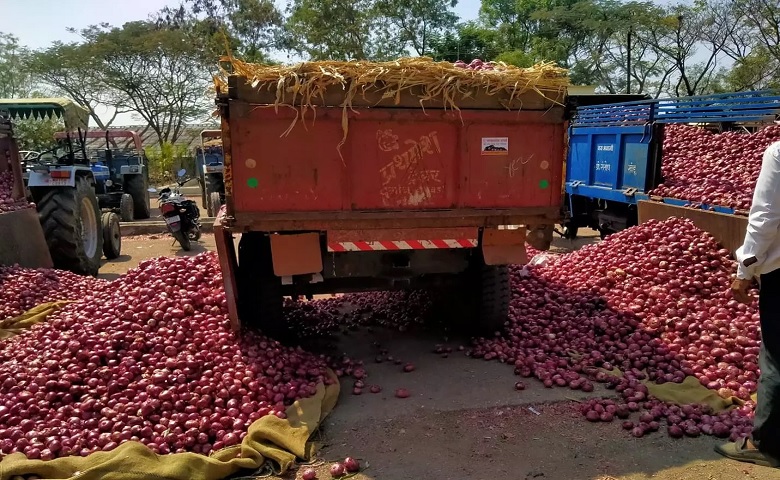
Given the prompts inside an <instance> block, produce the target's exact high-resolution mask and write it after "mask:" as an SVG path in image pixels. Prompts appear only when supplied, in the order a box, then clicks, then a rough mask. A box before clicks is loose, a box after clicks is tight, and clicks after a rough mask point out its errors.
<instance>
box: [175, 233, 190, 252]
mask: <svg viewBox="0 0 780 480" xmlns="http://www.w3.org/2000/svg"><path fill="white" fill-rule="evenodd" d="M173 238H175V239H176V241H177V242H179V245H181V249H182V250H184V251H185V252H189V251H190V250H191V249H192V243H191V242H190V237H189V236H188V235H187V234H185V233H184V232H182V231H181V230H179V231H178V232H173Z"/></svg>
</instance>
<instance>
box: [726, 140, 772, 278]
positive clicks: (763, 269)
mask: <svg viewBox="0 0 780 480" xmlns="http://www.w3.org/2000/svg"><path fill="white" fill-rule="evenodd" d="M778 230H780V142H775V143H773V144H772V145H770V146H769V147H768V148H767V149H766V151H765V152H764V159H763V160H762V162H761V173H759V174H758V182H757V183H756V191H755V192H754V193H753V204H752V205H751V206H750V217H748V227H747V233H746V234H745V242H744V243H743V244H742V246H741V247H740V248H739V249H737V252H736V256H737V260H738V261H739V266H738V267H737V278H745V279H750V278H754V277H757V276H759V275H762V274H764V273H769V272H772V271H774V270H777V269H778V268H780V235H779V234H778V233H779V232H778ZM751 257H756V260H757V262H756V263H754V264H753V265H750V266H749V267H746V266H745V265H743V263H742V262H744V261H745V260H747V259H748V258H751Z"/></svg>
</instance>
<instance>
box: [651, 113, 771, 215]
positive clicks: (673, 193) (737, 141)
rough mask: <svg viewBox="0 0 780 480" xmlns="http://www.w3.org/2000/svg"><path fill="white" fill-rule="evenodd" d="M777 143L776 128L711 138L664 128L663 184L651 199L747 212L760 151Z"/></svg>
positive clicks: (698, 132)
mask: <svg viewBox="0 0 780 480" xmlns="http://www.w3.org/2000/svg"><path fill="white" fill-rule="evenodd" d="M776 141H780V126H775V125H773V126H769V127H766V128H763V129H762V130H759V131H758V132H757V133H754V134H749V133H744V132H724V133H713V132H710V131H708V130H706V129H704V128H699V127H692V126H688V125H668V126H667V127H666V130H665V137H664V144H663V164H662V166H661V172H662V174H663V179H664V183H662V184H661V185H659V186H658V187H657V188H656V189H655V190H653V191H652V192H651V194H652V195H658V196H662V197H671V198H678V199H682V200H690V201H691V203H693V204H707V205H715V206H723V207H729V208H733V209H735V210H743V211H744V210H748V209H749V208H750V203H751V200H752V197H753V190H754V189H755V185H756V180H757V179H758V173H759V171H760V170H761V159H762V157H763V155H764V151H765V150H766V148H767V147H768V146H769V145H771V144H772V143H773V142H776Z"/></svg>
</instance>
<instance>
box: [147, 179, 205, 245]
mask: <svg viewBox="0 0 780 480" xmlns="http://www.w3.org/2000/svg"><path fill="white" fill-rule="evenodd" d="M186 174H187V171H186V170H184V169H182V170H179V172H178V178H177V180H176V185H175V186H174V187H173V189H171V188H169V187H166V188H163V189H162V190H160V192H159V198H158V199H157V203H158V205H159V207H160V214H161V215H162V217H163V220H165V225H166V226H167V228H168V231H169V232H170V233H171V235H173V238H175V239H176V241H177V242H179V245H181V248H182V249H183V250H185V251H189V250H190V249H191V248H192V246H191V244H192V242H197V241H198V240H199V239H200V233H201V232H200V228H201V227H200V220H199V219H200V209H199V208H198V204H197V203H195V201H193V200H189V199H187V198H186V197H185V196H184V195H183V194H182V193H181V187H182V185H184V184H185V183H186V182H187V181H189V180H190V179H189V178H186V177H185V175H186ZM149 191H150V192H155V191H156V190H155V189H154V188H151V189H149Z"/></svg>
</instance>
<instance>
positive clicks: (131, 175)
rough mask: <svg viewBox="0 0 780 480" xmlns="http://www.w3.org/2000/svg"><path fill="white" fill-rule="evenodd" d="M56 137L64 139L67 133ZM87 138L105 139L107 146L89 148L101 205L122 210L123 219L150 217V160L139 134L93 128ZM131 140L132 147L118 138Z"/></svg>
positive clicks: (120, 211) (105, 207)
mask: <svg viewBox="0 0 780 480" xmlns="http://www.w3.org/2000/svg"><path fill="white" fill-rule="evenodd" d="M55 138H56V139H58V140H62V139H63V138H65V132H58V133H56V134H55ZM86 138H87V139H105V146H104V148H97V149H90V150H88V151H87V154H88V156H89V160H90V166H91V168H92V172H93V174H94V175H95V190H96V193H97V197H98V202H99V204H100V208H101V209H104V210H110V211H113V212H115V213H118V214H119V216H120V218H121V220H122V221H123V222H130V221H132V220H143V219H147V218H149V214H150V212H149V192H148V191H147V190H148V189H149V160H148V158H147V157H146V153H145V152H144V148H143V144H142V143H141V138H140V137H139V136H138V133H136V132H134V131H132V130H118V129H116V130H115V129H110V130H92V131H89V132H87V133H86ZM121 139H130V140H131V141H132V145H131V146H129V147H128V146H126V145H124V144H122V143H120V142H118V140H120V141H121Z"/></svg>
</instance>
